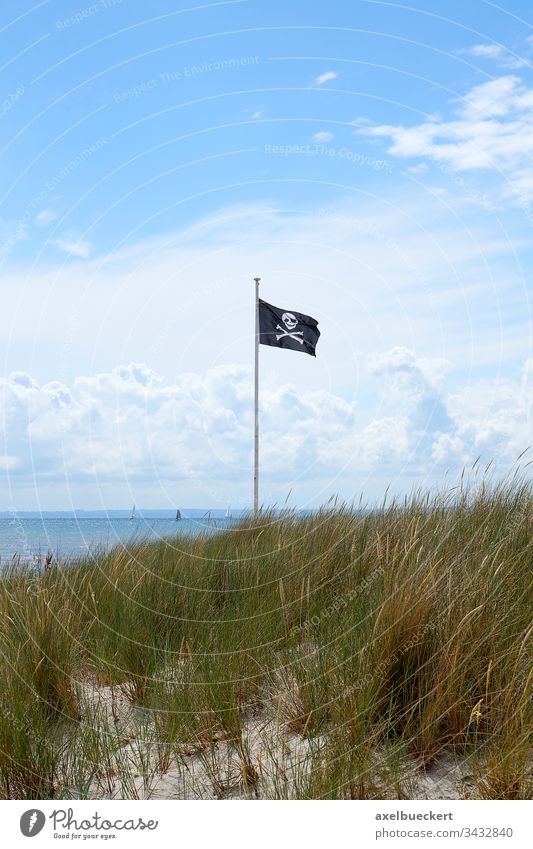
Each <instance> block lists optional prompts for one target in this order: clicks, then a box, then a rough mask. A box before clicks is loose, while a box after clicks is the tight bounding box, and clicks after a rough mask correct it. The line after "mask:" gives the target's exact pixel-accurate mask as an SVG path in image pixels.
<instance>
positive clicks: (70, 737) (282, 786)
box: [0, 480, 533, 799]
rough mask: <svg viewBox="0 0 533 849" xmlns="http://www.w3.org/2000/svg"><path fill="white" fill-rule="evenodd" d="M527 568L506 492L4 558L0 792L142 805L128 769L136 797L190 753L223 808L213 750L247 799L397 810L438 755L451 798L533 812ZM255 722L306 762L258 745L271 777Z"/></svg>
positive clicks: (526, 512) (527, 533) (512, 489)
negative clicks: (452, 771) (43, 556)
mask: <svg viewBox="0 0 533 849" xmlns="http://www.w3.org/2000/svg"><path fill="white" fill-rule="evenodd" d="M532 555H533V491H532V489H531V486H530V485H529V484H528V483H525V482H520V481H517V480H514V481H513V482H511V483H507V484H504V485H499V486H492V487H488V486H480V487H477V488H476V490H475V492H473V491H466V489H464V488H463V489H461V488H459V489H456V490H453V491H451V492H448V493H444V494H439V495H435V496H432V497H430V496H422V495H415V496H413V497H412V498H411V499H407V500H405V501H404V502H402V503H395V502H393V503H391V504H389V505H385V506H383V508H382V509H380V510H377V511H372V512H366V513H362V512H356V511H352V510H349V509H348V508H347V507H343V506H340V507H339V506H338V505H337V506H335V507H328V508H325V509H323V510H321V511H319V512H318V513H316V514H314V515H313V516H312V517H308V518H298V517H297V516H295V515H291V514H286V515H283V516H281V517H280V516H279V515H275V514H274V513H269V512H265V513H263V514H262V515H261V516H260V517H259V518H258V519H256V520H252V519H251V518H249V519H247V520H244V521H242V523H240V524H239V525H238V527H236V528H235V529H231V530H228V531H224V532H221V533H220V534H218V535H212V536H209V537H206V538H201V539H198V538H195V539H190V540H189V539H183V538H176V539H175V540H171V541H169V540H165V541H161V542H155V543H154V542H150V543H138V544H135V545H132V546H129V547H127V548H116V549H114V550H112V551H111V552H110V553H108V554H102V555H100V556H98V557H96V558H95V559H92V560H79V561H76V562H71V563H69V564H58V565H56V566H55V567H54V568H51V569H49V570H48V572H47V573H46V574H35V573H34V572H32V570H31V569H30V567H25V566H23V565H20V564H17V565H16V567H14V568H12V569H11V571H10V572H9V573H8V574H6V575H5V576H4V579H3V580H2V581H0V665H1V678H2V687H1V690H0V796H1V797H2V798H28V799H29V798H39V797H40V798H53V797H62V798H65V797H72V796H79V797H84V796H86V795H88V794H89V793H90V792H93V793H94V787H95V786H96V787H98V788H99V792H100V793H101V794H105V793H106V792H108V791H109V792H110V788H111V786H113V785H114V786H116V785H117V782H118V784H119V785H120V787H121V791H120V792H121V794H122V795H123V796H125V797H135V796H136V795H138V794H139V784H138V782H137V784H135V782H133V779H132V775H133V773H135V774H136V775H137V776H141V777H142V781H144V782H145V784H146V786H147V787H148V786H149V784H150V781H151V780H153V779H154V776H156V775H157V774H158V773H165V772H166V771H167V770H169V769H170V768H171V765H172V766H173V769H174V770H178V771H179V770H183V771H184V773H185V772H187V770H189V772H190V763H192V760H191V759H197V760H198V761H199V762H201V766H202V770H203V774H204V775H206V776H208V779H209V783H210V787H211V795H213V796H215V797H224V796H225V795H227V793H228V786H229V783H230V779H229V778H228V768H227V764H226V765H225V766H224V765H223V764H222V763H221V760H222V758H223V754H222V751H223V750H222V747H221V741H225V745H226V748H225V749H224V751H225V752H228V751H231V757H232V769H233V770H234V772H235V769H236V775H232V778H231V781H232V782H233V784H234V786H238V787H239V788H240V792H241V793H242V794H244V795H246V796H250V797H252V798H254V797H257V796H270V797H272V798H340V799H342V798H407V797H409V795H410V791H409V785H408V781H407V779H406V772H405V771H406V764H410V763H412V764H413V765H414V767H415V768H416V769H417V770H431V769H432V767H433V765H434V764H435V763H438V762H439V759H441V758H443V757H447V758H451V757H454V758H460V759H463V761H464V762H465V763H467V764H468V773H469V784H468V788H469V789H468V790H466V789H465V793H469V794H472V795H474V796H477V797H481V798H491V799H493V798H510V799H514V798H531V797H532V794H533V791H532V786H531V761H530V748H529V747H530V742H531V741H530V728H531V683H532V677H533V676H532V673H531V640H530V637H531V633H532V623H531V610H532V606H531V601H532V598H531V573H532V569H531V567H532V563H533V556H532ZM100 691H101V692H105V693H106V694H107V703H106V709H105V710H104V709H103V708H102V705H101V704H100V703H99V702H98V701H96V702H95V700H94V699H91V698H89V697H88V695H87V694H88V693H89V692H92V693H93V694H94V693H95V692H96V693H98V692H100ZM124 702H126V704H128V705H130V706H131V711H132V713H131V716H130V719H129V720H128V721H127V722H125V721H123V719H120V717H119V713H120V711H121V710H123V704H124ZM121 705H122V707H121ZM250 718H257V719H258V721H259V720H261V718H264V719H265V721H266V720H269V721H270V720H272V721H275V723H276V727H278V728H280V729H281V730H282V731H283V732H284V733H286V734H287V735H288V737H287V739H290V740H302V741H305V743H306V746H307V748H306V750H305V751H306V760H305V764H302V763H300V764H297V763H296V762H295V761H291V762H290V763H291V766H290V769H289V768H288V767H287V765H286V763H285V761H283V757H282V754H283V752H282V749H283V746H284V745H285V742H283V741H282V743H281V744H280V745H278V747H277V748H276V746H275V745H274V742H272V751H271V752H270V754H269V756H268V759H267V760H268V763H269V766H268V769H269V779H268V781H265V780H264V770H265V757H264V755H262V756H261V758H258V756H257V753H256V752H255V750H254V748H253V746H252V745H251V744H250V740H249V737H248V734H247V723H249V721H250ZM280 746H281V749H280ZM280 752H281V754H280ZM132 759H133V760H134V762H135V768H134V769H133V768H132ZM235 765H236V766H235Z"/></svg>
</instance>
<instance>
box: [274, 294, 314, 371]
mask: <svg viewBox="0 0 533 849" xmlns="http://www.w3.org/2000/svg"><path fill="white" fill-rule="evenodd" d="M319 336H320V330H319V329H318V321H317V320H316V319H315V318H311V316H310V315H304V314H303V313H301V312H288V311H287V310H282V309H280V308H279V307H273V306H272V304H267V302H266V301H262V300H259V341H260V343H261V345H272V347H274V348H290V350H291V351H303V352H304V354H311V356H312V357H314V356H316V354H315V348H316V343H317V342H318V337H319Z"/></svg>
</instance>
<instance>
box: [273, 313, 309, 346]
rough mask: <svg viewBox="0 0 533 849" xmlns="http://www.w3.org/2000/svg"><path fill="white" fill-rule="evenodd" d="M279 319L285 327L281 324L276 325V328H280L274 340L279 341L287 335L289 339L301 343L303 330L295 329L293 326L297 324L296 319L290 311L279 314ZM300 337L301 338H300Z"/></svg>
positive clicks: (302, 341)
mask: <svg viewBox="0 0 533 849" xmlns="http://www.w3.org/2000/svg"><path fill="white" fill-rule="evenodd" d="M281 320H282V322H283V324H284V325H285V327H282V326H281V324H277V325H276V330H281V331H282V332H281V333H276V342H279V340H280V339H283V338H284V337H285V336H289V337H290V338H291V339H294V340H295V341H296V342H299V343H300V345H303V343H304V339H303V336H304V334H303V331H302V330H295V329H294V328H295V327H296V325H297V324H298V319H297V318H296V316H295V315H293V314H292V312H284V313H283V315H282V316H281ZM300 337H301V338H300Z"/></svg>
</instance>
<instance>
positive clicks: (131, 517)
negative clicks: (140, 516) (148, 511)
mask: <svg viewBox="0 0 533 849" xmlns="http://www.w3.org/2000/svg"><path fill="white" fill-rule="evenodd" d="M130 519H135V504H134V505H133V507H132V509H131V515H130Z"/></svg>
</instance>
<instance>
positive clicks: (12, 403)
mask: <svg viewBox="0 0 533 849" xmlns="http://www.w3.org/2000/svg"><path fill="white" fill-rule="evenodd" d="M367 366H368V368H369V371H370V372H371V373H372V374H373V375H374V378H375V381H376V387H375V391H376V392H377V393H378V394H379V395H380V398H381V403H380V409H379V414H376V415H375V416H374V417H371V418H368V416H366V417H365V416H364V415H363V413H362V411H361V410H360V409H359V407H358V405H357V403H356V401H355V399H351V400H350V399H346V398H342V397H340V396H338V395H335V394H333V393H331V392H328V391H326V390H315V391H309V390H303V391H302V390H298V389H297V388H296V387H295V386H294V385H292V384H291V383H287V382H286V383H283V384H281V385H278V386H274V387H272V386H271V387H267V388H266V389H265V390H264V391H263V392H262V393H261V417H262V418H261V434H262V453H261V459H262V480H263V483H264V486H265V487H267V488H268V486H274V485H276V486H278V487H281V488H284V489H285V491H288V490H289V489H291V488H292V487H293V486H294V484H295V482H296V483H298V482H300V481H313V482H314V484H313V485H314V486H315V491H319V490H320V488H321V486H322V485H323V484H324V483H326V484H327V485H329V486H330V487H332V488H334V489H336V490H337V491H338V490H339V489H340V490H342V489H343V488H345V487H346V476H348V480H349V481H350V483H349V484H348V485H349V486H352V487H353V480H354V479H353V475H354V473H356V474H358V475H361V474H362V473H364V474H371V475H374V474H379V475H380V476H383V475H385V476H389V477H391V478H392V477H394V476H399V475H402V474H405V473H406V472H409V473H412V474H416V475H418V476H420V475H422V476H424V475H425V476H427V475H430V474H431V473H432V472H433V471H435V469H437V468H441V467H443V466H445V467H446V468H449V469H455V468H457V467H459V466H460V465H461V464H463V463H466V462H469V461H471V460H473V459H475V458H476V457H477V456H478V455H479V454H481V455H483V456H484V457H485V458H487V459H492V460H495V461H496V462H497V463H499V464H500V465H501V466H502V467H503V466H505V464H508V465H509V464H512V462H513V460H514V459H516V457H517V455H518V454H519V453H520V451H522V450H523V449H524V448H526V447H527V446H528V445H529V444H530V442H531V437H532V433H531V410H532V404H533V378H532V375H533V361H531V360H529V361H528V362H527V363H526V364H525V365H524V369H523V372H522V375H521V377H520V379H518V380H516V381H507V382H501V381H500V382H494V383H488V382H478V383H475V384H473V385H469V386H465V387H459V388H458V389H456V390H455V391H453V392H450V391H447V392H445V391H444V388H443V385H444V380H445V374H446V370H447V367H448V365H447V364H446V363H445V362H443V361H441V360H428V359H424V358H419V357H417V356H416V354H415V353H414V352H413V351H411V350H409V349H407V348H401V347H397V348H394V349H392V350H390V351H388V352H386V353H383V354H378V355H374V356H372V357H369V358H367ZM0 410H1V414H2V418H1V422H0V423H1V431H2V437H3V440H2V442H3V446H4V448H3V451H4V453H3V455H2V456H1V457H0V469H1V470H2V473H3V475H4V476H5V475H7V476H9V478H10V479H11V480H12V482H13V481H15V480H16V481H17V482H19V483H20V482H21V481H26V482H30V481H34V482H36V483H37V485H39V484H42V483H43V482H46V481H47V480H51V479H53V480H56V479H58V478H61V477H63V479H65V480H68V481H69V482H71V483H75V482H76V481H77V482H83V481H93V482H98V484H99V485H101V486H103V485H107V484H110V483H114V484H117V483H124V482H127V483H128V484H131V483H134V482H139V483H141V484H142V483H153V482H154V481H155V482H168V481H171V482H172V483H173V484H175V483H177V482H180V481H181V482H185V485H186V489H187V487H190V486H192V485H193V483H194V484H195V485H196V484H197V483H198V482H200V484H201V485H203V486H204V487H205V490H206V491H209V492H211V493H212V492H219V493H222V492H224V490H225V488H227V487H228V486H229V485H235V486H238V487H244V488H246V487H247V485H248V482H249V474H250V468H251V460H252V457H251V449H252V444H251V443H252V440H251V434H252V381H251V373H250V370H249V369H245V368H243V367H238V366H219V367H215V368H212V369H210V370H208V371H207V372H206V373H204V374H202V375H200V374H194V373H183V374H180V375H179V376H178V377H177V378H176V379H175V380H174V381H173V382H171V381H168V380H167V379H165V378H163V377H162V376H161V375H159V374H157V373H156V372H155V371H154V370H152V369H150V368H148V367H147V366H146V365H143V364H136V363H132V364H130V365H128V366H119V367H117V368H114V369H112V370H111V371H109V372H104V373H100V374H95V375H92V376H80V377H78V378H77V379H75V380H74V381H73V383H72V385H71V386H68V385H66V384H64V383H62V382H60V381H53V382H49V383H46V384H44V385H41V386H40V385H38V384H37V382H36V381H35V380H34V379H33V378H32V377H31V376H29V375H27V374H24V373H15V374H12V375H10V377H9V378H7V379H3V380H1V381H0ZM441 470H442V469H441ZM352 491H353V489H352ZM221 500H223V496H221Z"/></svg>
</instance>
